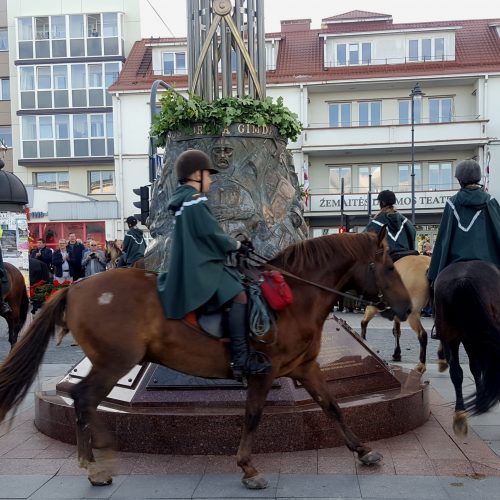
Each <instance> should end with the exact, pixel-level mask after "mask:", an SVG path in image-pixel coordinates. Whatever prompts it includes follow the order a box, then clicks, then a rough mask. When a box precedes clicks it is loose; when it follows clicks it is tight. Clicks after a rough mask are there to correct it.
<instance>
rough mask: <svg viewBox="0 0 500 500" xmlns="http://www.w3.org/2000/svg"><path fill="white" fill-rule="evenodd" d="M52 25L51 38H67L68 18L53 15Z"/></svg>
mask: <svg viewBox="0 0 500 500" xmlns="http://www.w3.org/2000/svg"><path fill="white" fill-rule="evenodd" d="M50 25H51V31H50V33H51V38H66V19H65V18H64V16H52V17H51V18H50Z"/></svg>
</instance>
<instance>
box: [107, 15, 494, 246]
mask: <svg viewBox="0 0 500 500" xmlns="http://www.w3.org/2000/svg"><path fill="white" fill-rule="evenodd" d="M499 33H500V19H482V20H461V21H442V22H428V23H418V24H416V23H415V24H411V23H406V24H395V23H393V20H392V17H391V16H390V15H386V14H379V13H372V12H364V11H351V12H348V13H346V14H341V15H338V16H333V17H330V18H325V19H323V24H322V26H321V28H320V29H311V27H310V21H309V20H293V21H283V22H282V30H281V32H279V33H271V34H268V35H266V53H267V55H268V71H267V94H268V95H270V96H272V97H278V96H282V97H283V98H284V101H285V104H286V105H287V106H288V107H289V108H290V109H291V110H292V111H294V112H296V113H297V115H298V116H299V119H300V120H301V122H302V123H303V124H304V130H303V133H302V134H301V136H300V138H299V139H298V140H297V142H295V143H293V144H290V145H289V147H290V149H291V150H292V152H293V154H294V162H295V167H296V169H297V172H298V174H299V178H301V179H302V180H303V183H304V188H305V192H306V193H307V197H306V202H307V204H306V217H307V219H308V221H309V224H310V228H311V236H316V235H321V234H327V233H330V232H337V231H338V229H339V227H340V226H341V225H345V224H346V222H348V224H349V226H351V227H352V230H358V231H359V230H362V229H363V228H364V227H365V226H366V224H367V223H368V221H369V217H370V214H373V213H374V212H376V211H377V209H378V205H377V202H376V196H377V193H378V192H379V191H381V190H384V189H391V190H393V191H395V192H396V196H397V204H398V207H399V208H400V209H401V211H402V212H403V213H405V214H406V215H407V216H408V217H410V218H411V217H412V215H414V217H415V221H416V225H417V229H418V232H419V236H420V238H424V237H426V238H429V239H430V240H431V241H432V240H433V238H434V237H435V234H436V232H437V228H438V224H439V221H440V218H441V213H442V210H443V207H444V204H445V202H446V200H447V199H448V198H449V197H450V196H451V195H453V194H454V193H455V192H456V190H457V189H458V184H457V183H456V180H455V178H454V176H453V172H454V168H455V165H456V164H457V163H458V162H459V161H461V160H463V159H466V158H474V159H476V160H477V161H478V162H479V163H480V164H481V166H482V168H483V172H484V178H483V183H484V184H485V187H486V188H487V189H488V190H489V191H490V192H491V194H492V195H494V196H495V195H496V196H498V195H499V194H500V176H499V174H498V169H496V168H495V167H494V166H495V164H498V163H499V162H500V141H499V138H500V108H498V106H497V104H496V103H497V102H498V101H499V99H500V36H499ZM186 50H187V44H186V40H185V39H159V40H141V41H139V42H137V43H136V44H135V45H134V48H133V49H132V56H131V57H130V58H129V60H128V61H127V62H126V64H125V65H124V68H123V70H122V72H121V74H120V77H119V79H118V80H117V82H116V83H115V84H114V85H113V86H112V88H111V90H112V92H113V96H114V104H115V113H119V115H120V122H121V123H122V124H123V127H122V133H121V144H120V151H121V155H122V157H121V158H122V160H121V164H117V172H120V175H119V177H120V178H122V179H123V195H124V196H123V201H124V204H125V206H126V207H130V206H131V204H132V202H133V201H136V199H137V197H136V195H134V194H133V192H132V188H137V187H138V186H139V185H141V184H143V183H144V182H147V178H148V175H147V141H146V140H145V139H144V137H141V136H140V135H138V134H137V133H135V134H134V132H133V131H132V130H131V129H128V127H126V124H127V123H130V122H131V121H132V120H133V121H134V124H135V127H134V130H135V131H136V130H137V127H141V125H140V124H141V122H142V123H143V125H142V127H141V129H142V130H144V131H147V130H148V129H149V126H150V123H149V122H150V118H149V109H148V106H147V102H148V100H149V90H150V88H151V85H152V83H153V82H154V80H156V79H158V78H161V79H163V80H164V81H165V82H166V83H168V84H169V85H173V86H175V87H176V88H177V89H178V90H180V91H182V90H185V89H186V86H187V79H186V76H185V75H186V60H187V58H186ZM417 84H418V86H417ZM419 89H420V92H418V90H419ZM125 158H126V160H125ZM141 165H142V166H141ZM130 172H134V173H135V174H136V176H135V177H133V176H131V175H130ZM139 172H142V173H141V174H138V173H139ZM342 189H343V196H342Z"/></svg>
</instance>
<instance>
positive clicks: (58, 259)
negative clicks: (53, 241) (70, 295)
mask: <svg viewBox="0 0 500 500" xmlns="http://www.w3.org/2000/svg"><path fill="white" fill-rule="evenodd" d="M52 266H53V267H54V277H55V278H57V279H58V281H64V280H70V281H71V279H72V276H71V270H70V267H69V254H68V249H67V242H66V240H65V239H64V238H62V239H60V240H59V248H58V249H57V250H54V254H53V255H52Z"/></svg>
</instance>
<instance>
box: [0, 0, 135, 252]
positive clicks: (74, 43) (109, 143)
mask: <svg viewBox="0 0 500 500" xmlns="http://www.w3.org/2000/svg"><path fill="white" fill-rule="evenodd" d="M7 6H8V9H7V13H8V35H9V36H8V43H9V47H10V50H9V54H10V67H9V71H10V77H11V79H10V81H11V85H10V93H11V109H12V114H11V116H12V145H13V150H12V152H13V170H14V173H15V174H16V175H17V176H18V177H19V178H20V179H21V180H22V181H23V182H24V184H25V185H27V186H28V192H29V194H30V212H31V223H30V231H31V235H32V237H35V238H38V237H42V238H46V239H48V240H49V241H50V242H51V244H52V241H53V242H54V244H57V240H58V239H59V238H60V237H63V236H64V237H67V235H68V233H69V232H76V233H77V237H79V238H82V239H86V238H90V237H91V238H95V239H97V240H99V241H102V242H103V241H104V240H105V239H109V238H111V237H113V236H114V235H115V234H116V231H117V227H120V228H121V227H123V214H122V213H121V211H120V209H119V206H118V201H117V194H116V178H115V169H114V156H115V148H114V124H113V108H112V99H111V96H110V94H109V93H108V91H107V89H108V87H109V86H110V85H111V84H112V83H113V82H114V81H115V80H116V79H117V77H118V75H119V73H120V71H121V68H122V65H123V63H124V61H125V58H126V56H127V54H128V53H129V51H130V48H131V46H132V43H133V41H135V40H137V38H139V37H140V19H139V5H138V0H108V1H106V2H99V1H96V0H83V1H81V2H37V1H34V0H26V1H24V0H23V2H19V1H17V0H8V2H7ZM0 43H1V42H0ZM0 57H1V53H0ZM0 68H1V66H0ZM0 111H1V110H0Z"/></svg>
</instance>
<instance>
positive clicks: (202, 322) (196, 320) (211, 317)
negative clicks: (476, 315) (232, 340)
mask: <svg viewBox="0 0 500 500" xmlns="http://www.w3.org/2000/svg"><path fill="white" fill-rule="evenodd" d="M224 316H225V314H224V311H222V310H221V311H215V312H213V313H196V312H194V311H193V312H190V313H189V314H187V315H186V317H185V318H184V321H186V322H187V323H189V324H190V325H192V326H194V327H196V328H199V329H200V330H202V331H203V332H204V333H206V334H207V335H209V336H210V337H214V338H216V339H222V338H224V337H227V334H226V331H227V329H226V327H225V321H224V319H225V318H224Z"/></svg>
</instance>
